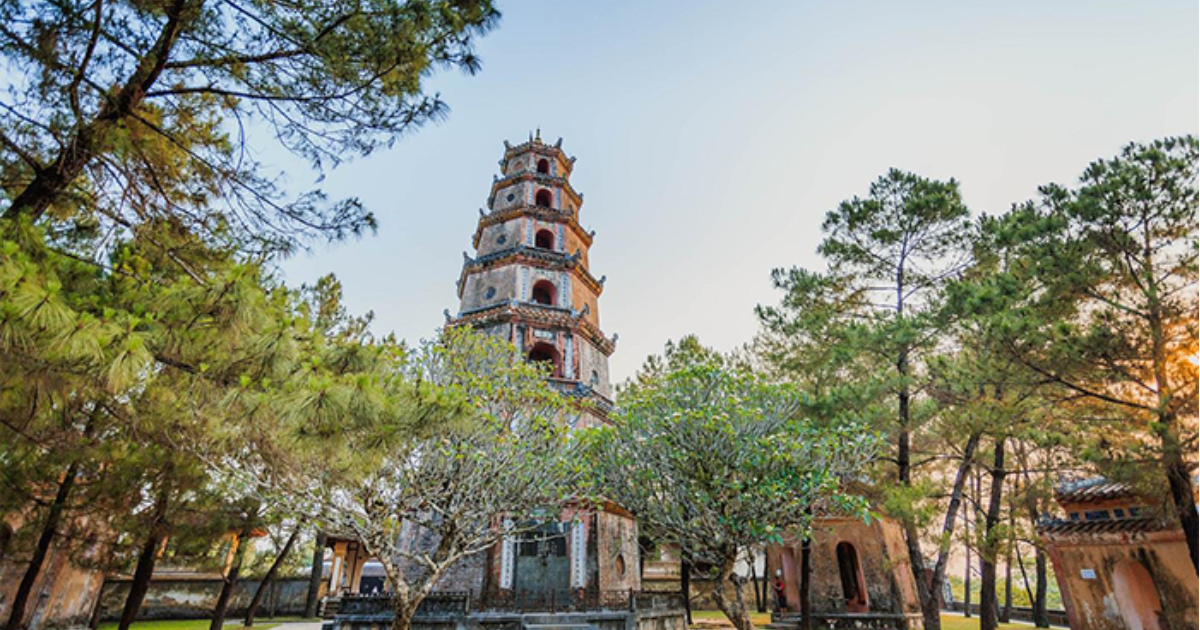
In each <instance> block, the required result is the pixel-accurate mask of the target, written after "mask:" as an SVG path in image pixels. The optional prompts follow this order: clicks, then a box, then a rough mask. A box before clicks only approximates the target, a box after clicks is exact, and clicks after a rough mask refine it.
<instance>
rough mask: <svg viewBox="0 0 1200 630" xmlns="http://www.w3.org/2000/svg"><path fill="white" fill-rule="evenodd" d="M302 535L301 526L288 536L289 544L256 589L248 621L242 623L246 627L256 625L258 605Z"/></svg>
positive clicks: (281, 551)
mask: <svg viewBox="0 0 1200 630" xmlns="http://www.w3.org/2000/svg"><path fill="white" fill-rule="evenodd" d="M299 534H300V525H296V528H295V529H293V530H292V534H291V535H290V536H288V539H287V542H285V543H284V544H283V549H281V550H280V551H279V555H277V556H275V561H274V562H272V563H271V568H269V569H267V574H266V575H264V576H263V579H262V581H261V582H259V583H258V588H256V589H254V597H253V598H251V599H250V605H249V606H248V607H247V608H246V619H245V621H244V622H243V623H242V625H243V626H245V627H247V628H248V627H250V626H253V625H254V613H255V612H256V611H257V610H258V605H259V604H260V603H262V597H263V593H265V592H266V591H267V585H269V584H271V582H272V580H274V579H275V573H276V572H277V571H279V565H281V564H283V561H284V560H286V559H287V557H288V554H289V553H291V552H292V545H293V544H295V543H296V536H298V535H299Z"/></svg>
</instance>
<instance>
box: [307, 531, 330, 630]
mask: <svg viewBox="0 0 1200 630" xmlns="http://www.w3.org/2000/svg"><path fill="white" fill-rule="evenodd" d="M324 569H325V532H321V531H318V532H317V540H316V542H315V544H314V546H313V555H312V571H311V572H310V573H309V574H308V597H307V598H306V599H305V600H304V617H305V618H307V619H312V618H313V617H316V616H317V595H319V594H320V592H321V578H322V577H323V576H322V575H321V573H322V572H323V571H324Z"/></svg>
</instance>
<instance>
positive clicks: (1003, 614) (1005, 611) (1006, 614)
mask: <svg viewBox="0 0 1200 630" xmlns="http://www.w3.org/2000/svg"><path fill="white" fill-rule="evenodd" d="M1008 524H1009V528H1008V531H1009V539H1008V553H1007V555H1006V556H1005V560H1004V608H1002V609H1000V622H1001V623H1008V622H1009V621H1012V608H1013V594H1012V588H1013V580H1012V563H1013V541H1012V532H1013V528H1012V525H1013V522H1012V511H1011V510H1009V520H1008Z"/></svg>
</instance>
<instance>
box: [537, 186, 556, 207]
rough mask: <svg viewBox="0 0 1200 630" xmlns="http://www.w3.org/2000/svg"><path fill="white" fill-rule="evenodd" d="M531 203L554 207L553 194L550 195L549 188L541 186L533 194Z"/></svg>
mask: <svg viewBox="0 0 1200 630" xmlns="http://www.w3.org/2000/svg"><path fill="white" fill-rule="evenodd" d="M533 203H534V204H535V205H538V206H542V207H543V208H552V207H554V195H551V194H550V191H549V190H546V189H545V188H543V189H541V190H539V191H537V194H536V195H534V196H533Z"/></svg>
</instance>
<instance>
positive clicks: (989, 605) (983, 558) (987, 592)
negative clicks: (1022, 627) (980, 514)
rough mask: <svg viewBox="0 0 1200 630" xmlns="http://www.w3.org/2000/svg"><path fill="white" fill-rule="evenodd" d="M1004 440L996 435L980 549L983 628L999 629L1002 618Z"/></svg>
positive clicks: (980, 618)
mask: <svg viewBox="0 0 1200 630" xmlns="http://www.w3.org/2000/svg"><path fill="white" fill-rule="evenodd" d="M1004 441H1005V439H1004V438H1003V437H999V438H996V448H995V453H994V458H993V461H992V470H991V477H992V483H991V487H990V488H989V493H988V507H987V513H986V514H985V516H984V530H983V540H984V543H983V548H982V549H980V553H979V561H980V573H981V576H980V580H979V628H980V630H996V628H997V625H998V620H999V616H1000V615H999V611H998V610H996V609H997V608H998V605H997V604H999V600H998V599H997V597H996V591H997V589H996V556H997V555H998V553H997V552H998V551H999V546H1000V545H999V541H998V540H996V536H997V531H996V528H997V526H998V525H999V524H1000V508H1001V506H1002V503H1003V500H1004V474H1005V471H1004Z"/></svg>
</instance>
